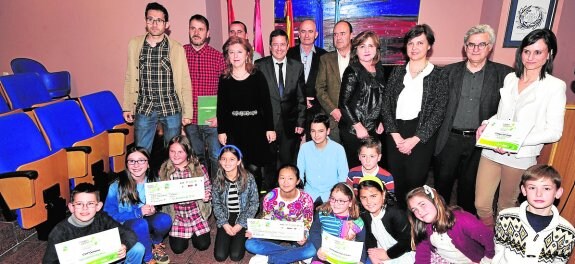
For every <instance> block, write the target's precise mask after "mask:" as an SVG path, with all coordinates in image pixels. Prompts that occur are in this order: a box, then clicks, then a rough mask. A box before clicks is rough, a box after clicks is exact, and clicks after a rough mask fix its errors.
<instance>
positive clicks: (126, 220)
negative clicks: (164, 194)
mask: <svg viewBox="0 0 575 264" xmlns="http://www.w3.org/2000/svg"><path fill="white" fill-rule="evenodd" d="M126 154H127V155H126V168H127V169H126V172H125V173H122V174H121V175H120V176H119V178H118V180H117V181H115V182H113V183H112V184H110V188H109V189H108V196H107V197H106V203H105V204H104V212H106V213H108V215H110V216H111V217H112V218H114V220H116V221H118V222H120V223H122V224H123V225H124V226H125V227H128V228H130V229H132V231H134V233H136V236H137V237H138V241H139V242H140V243H142V245H144V247H145V249H146V254H145V255H144V261H145V262H146V263H157V264H165V263H170V258H169V256H168V255H167V254H166V253H165V252H164V248H165V246H164V244H163V243H162V241H163V240H164V237H165V236H166V235H167V234H168V231H170V228H171V227H172V219H171V218H170V216H169V215H168V214H166V213H162V212H156V208H155V207H154V206H153V205H150V204H146V193H145V189H144V183H146V182H149V181H151V179H150V178H149V177H148V174H149V170H150V165H149V164H148V160H149V159H150V155H149V154H148V151H147V150H146V149H145V148H142V147H131V148H129V149H128V150H127V151H126Z"/></svg>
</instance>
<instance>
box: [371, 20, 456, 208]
mask: <svg viewBox="0 0 575 264" xmlns="http://www.w3.org/2000/svg"><path fill="white" fill-rule="evenodd" d="M434 42H435V37H434V36H433V31H432V30H431V28H430V27H429V26H428V25H426V24H423V25H416V26H415V27H413V28H411V29H410V30H409V32H407V34H406V35H405V37H404V38H403V45H404V52H405V54H406V56H407V59H408V62H407V64H406V65H401V66H397V67H395V68H394V69H393V71H392V73H391V76H390V77H389V80H388V82H387V85H386V89H385V92H384V111H383V113H382V115H383V124H384V127H385V132H386V134H387V136H386V147H385V148H386V154H387V159H388V167H389V170H390V172H391V173H392V174H393V176H394V181H395V192H396V194H397V197H398V203H399V205H400V206H402V207H406V203H405V195H406V194H407V192H408V191H409V190H411V189H413V188H415V187H419V186H423V185H424V184H425V181H426V179H427V172H428V169H429V164H430V163H431V158H432V156H433V151H434V148H435V141H436V132H437V130H438V128H439V127H440V126H441V122H442V121H443V117H444V116H445V107H446V105H447V100H448V87H447V82H446V78H445V76H443V74H442V71H441V69H440V68H438V67H435V66H434V65H433V64H432V63H430V62H429V60H428V55H429V54H430V50H431V47H432V46H433V43H434Z"/></svg>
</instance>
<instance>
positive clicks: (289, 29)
mask: <svg viewBox="0 0 575 264" xmlns="http://www.w3.org/2000/svg"><path fill="white" fill-rule="evenodd" d="M284 15H285V19H286V33H287V34H288V44H289V46H290V47H293V46H295V38H294V35H293V8H292V5H291V0H286V2H285V6H284Z"/></svg>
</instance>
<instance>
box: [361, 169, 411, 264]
mask: <svg viewBox="0 0 575 264" xmlns="http://www.w3.org/2000/svg"><path fill="white" fill-rule="evenodd" d="M357 189H358V192H359V200H360V201H361V204H362V205H363V208H365V210H366V211H365V212H362V213H361V218H362V219H363V221H364V223H365V231H366V232H365V233H366V238H365V248H366V249H367V255H368V257H369V258H368V259H367V261H366V263H374V264H375V263H378V264H379V263H387V264H393V263H414V262H415V252H413V251H412V250H411V225H410V224H409V221H408V220H407V215H406V213H405V211H404V210H401V209H399V208H398V207H397V206H395V197H394V196H393V195H392V193H390V192H389V191H388V190H387V188H386V185H384V184H383V182H382V181H381V180H380V179H379V178H378V177H376V176H372V175H369V176H364V177H362V178H361V180H360V181H359V185H358V187H357Z"/></svg>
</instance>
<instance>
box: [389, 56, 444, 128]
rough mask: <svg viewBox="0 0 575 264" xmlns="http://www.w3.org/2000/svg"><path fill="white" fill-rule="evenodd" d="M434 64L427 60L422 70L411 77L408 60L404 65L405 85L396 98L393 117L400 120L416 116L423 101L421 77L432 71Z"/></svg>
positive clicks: (411, 118)
mask: <svg viewBox="0 0 575 264" xmlns="http://www.w3.org/2000/svg"><path fill="white" fill-rule="evenodd" d="M434 67H435V66H434V65H433V64H432V63H431V62H429V63H427V66H425V68H424V69H423V71H422V72H421V73H420V74H418V75H417V76H415V78H412V77H411V74H409V62H408V63H407V64H406V65H405V68H406V72H407V73H406V74H405V76H404V77H403V85H404V86H405V87H404V88H403V90H401V93H400V94H399V97H398V98H397V107H396V109H395V118H396V119H400V120H413V119H415V118H417V116H418V115H419V112H420V111H421V103H422V101H423V78H424V77H425V76H427V75H429V74H430V73H431V71H433V68H434Z"/></svg>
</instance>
